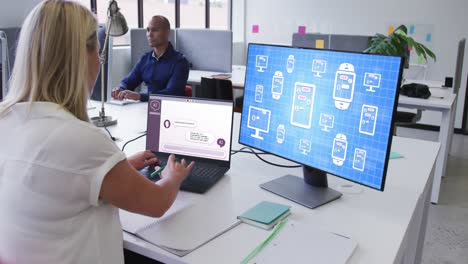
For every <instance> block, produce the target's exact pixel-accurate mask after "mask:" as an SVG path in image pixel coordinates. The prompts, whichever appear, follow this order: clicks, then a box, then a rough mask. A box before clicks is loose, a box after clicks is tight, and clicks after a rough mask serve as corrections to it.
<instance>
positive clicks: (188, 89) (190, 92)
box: [185, 85, 192, 97]
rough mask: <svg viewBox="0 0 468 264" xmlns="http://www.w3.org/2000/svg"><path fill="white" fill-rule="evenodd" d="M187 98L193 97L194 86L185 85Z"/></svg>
mask: <svg viewBox="0 0 468 264" xmlns="http://www.w3.org/2000/svg"><path fill="white" fill-rule="evenodd" d="M185 96H186V97H192V86H190V85H185Z"/></svg>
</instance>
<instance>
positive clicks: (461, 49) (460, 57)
mask: <svg viewBox="0 0 468 264" xmlns="http://www.w3.org/2000/svg"><path fill="white" fill-rule="evenodd" d="M465 43H466V39H465V38H463V39H461V40H460V41H459V42H458V51H457V64H456V66H455V83H454V86H453V93H454V94H458V90H459V89H460V85H461V78H462V75H463V61H464V58H465Z"/></svg>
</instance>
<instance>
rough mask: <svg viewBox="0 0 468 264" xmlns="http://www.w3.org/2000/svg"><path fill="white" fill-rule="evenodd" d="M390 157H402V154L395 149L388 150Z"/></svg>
mask: <svg viewBox="0 0 468 264" xmlns="http://www.w3.org/2000/svg"><path fill="white" fill-rule="evenodd" d="M390 158H391V159H398V158H403V155H401V154H400V153H398V152H395V151H390Z"/></svg>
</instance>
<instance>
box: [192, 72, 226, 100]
mask: <svg viewBox="0 0 468 264" xmlns="http://www.w3.org/2000/svg"><path fill="white" fill-rule="evenodd" d="M194 97H200V98H210V99H220V100H226V101H233V98H234V95H233V91H232V82H231V80H225V79H215V78H206V77H202V78H201V85H200V87H197V89H195V94H194Z"/></svg>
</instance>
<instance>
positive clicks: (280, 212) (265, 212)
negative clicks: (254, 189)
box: [237, 201, 291, 230]
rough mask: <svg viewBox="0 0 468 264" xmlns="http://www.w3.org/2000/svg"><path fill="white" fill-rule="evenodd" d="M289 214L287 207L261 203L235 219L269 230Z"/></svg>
mask: <svg viewBox="0 0 468 264" xmlns="http://www.w3.org/2000/svg"><path fill="white" fill-rule="evenodd" d="M290 214H291V212H290V210H289V206H287V205H283V204H278V203H273V202H268V201H263V202H260V203H258V204H257V205H255V206H254V207H252V208H250V209H249V210H247V211H246V212H244V213H243V214H241V215H239V216H238V217H237V218H238V219H239V220H241V221H242V222H244V223H246V224H249V225H253V226H257V227H260V228H263V229H266V230H269V229H271V228H273V226H275V225H276V224H277V223H278V222H280V221H282V220H283V219H285V218H286V217H288V216H289V215H290Z"/></svg>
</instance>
